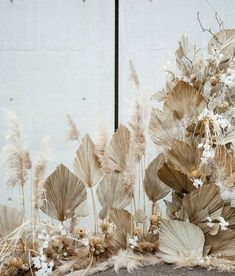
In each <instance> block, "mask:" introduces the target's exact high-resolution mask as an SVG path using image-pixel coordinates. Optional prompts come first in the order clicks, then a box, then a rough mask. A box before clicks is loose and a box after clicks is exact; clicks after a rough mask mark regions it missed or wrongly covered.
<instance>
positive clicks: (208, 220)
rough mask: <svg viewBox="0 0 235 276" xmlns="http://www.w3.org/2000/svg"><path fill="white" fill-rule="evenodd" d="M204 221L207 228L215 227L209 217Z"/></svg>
mask: <svg viewBox="0 0 235 276" xmlns="http://www.w3.org/2000/svg"><path fill="white" fill-rule="evenodd" d="M206 219H207V225H208V226H209V227H213V226H214V225H215V224H214V223H213V222H212V219H211V217H207V218H206Z"/></svg>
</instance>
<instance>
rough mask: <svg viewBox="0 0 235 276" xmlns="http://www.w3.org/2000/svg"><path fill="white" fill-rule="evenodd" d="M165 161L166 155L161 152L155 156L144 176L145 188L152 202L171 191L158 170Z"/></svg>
mask: <svg viewBox="0 0 235 276" xmlns="http://www.w3.org/2000/svg"><path fill="white" fill-rule="evenodd" d="M163 162H164V155H163V154H160V155H159V156H158V157H157V158H155V159H154V160H153V161H152V162H151V163H150V164H149V166H148V168H147V169H146V173H145V178H144V188H145V191H146V194H147V196H148V198H149V199H150V200H151V201H152V202H156V201H158V200H159V199H162V198H164V197H165V196H166V195H167V194H168V193H169V192H170V188H169V187H168V186H167V185H165V184H164V183H163V182H162V181H161V180H160V179H159V177H158V170H159V169H160V168H161V166H162V164H163Z"/></svg>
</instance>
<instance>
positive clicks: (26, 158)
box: [1, 109, 32, 213]
mask: <svg viewBox="0 0 235 276" xmlns="http://www.w3.org/2000/svg"><path fill="white" fill-rule="evenodd" d="M4 112H5V114H6V116H7V121H8V128H7V132H6V135H5V141H6V144H5V146H3V148H2V151H1V162H2V163H3V164H4V165H5V167H6V179H7V184H8V185H9V186H11V187H15V186H16V185H19V188H20V194H21V197H20V198H21V209H22V212H23V213H25V197H24V186H25V183H26V181H27V179H28V172H29V170H30V169H31V168H32V163H31V159H30V154H29V151H28V149H27V148H26V145H25V137H24V132H23V128H22V126H21V124H20V122H19V120H18V118H17V116H16V114H15V113H14V112H11V111H9V110H6V109H4Z"/></svg>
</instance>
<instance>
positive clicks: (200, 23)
mask: <svg viewBox="0 0 235 276" xmlns="http://www.w3.org/2000/svg"><path fill="white" fill-rule="evenodd" d="M197 20H198V23H199V25H200V27H201V29H202V31H203V32H208V33H210V34H211V35H212V36H213V38H214V39H215V40H216V42H218V43H219V44H221V45H222V43H221V42H220V41H219V38H218V37H217V36H216V35H215V34H214V33H213V32H212V29H211V28H209V29H206V28H204V27H203V26H202V22H201V20H200V12H199V11H198V12H197Z"/></svg>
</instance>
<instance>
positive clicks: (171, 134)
mask: <svg viewBox="0 0 235 276" xmlns="http://www.w3.org/2000/svg"><path fill="white" fill-rule="evenodd" d="M149 132H150V137H151V139H152V141H153V142H154V143H155V144H156V145H160V146H165V147H166V148H171V146H172V143H173V141H174V139H181V137H182V130H181V129H180V128H179V126H178V125H177V124H176V121H175V120H174V119H173V118H172V117H171V116H170V115H169V114H166V113H165V112H163V111H161V110H160V109H157V108H156V109H152V112H151V118H150V123H149Z"/></svg>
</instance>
